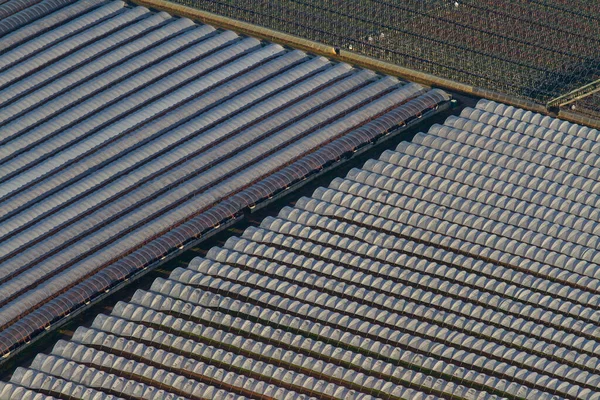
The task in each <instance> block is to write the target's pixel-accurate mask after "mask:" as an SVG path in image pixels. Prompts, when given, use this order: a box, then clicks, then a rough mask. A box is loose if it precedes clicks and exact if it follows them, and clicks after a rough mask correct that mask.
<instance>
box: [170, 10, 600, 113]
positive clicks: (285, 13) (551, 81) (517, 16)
mask: <svg viewBox="0 0 600 400" xmlns="http://www.w3.org/2000/svg"><path fill="white" fill-rule="evenodd" d="M175 1H177V2H179V3H181V4H185V5H189V6H193V7H198V8H201V9H205V10H208V11H212V12H216V13H219V14H222V15H227V16H229V17H233V18H237V19H241V20H244V21H249V22H252V23H255V24H259V25H263V26H266V27H269V28H273V29H277V30H281V31H284V32H288V33H292V34H295V35H298V36H302V37H306V38H309V39H313V40H317V41H319V42H324V43H327V44H331V45H334V46H340V47H341V48H345V49H351V50H353V51H356V52H358V53H362V54H365V55H369V56H374V57H377V58H380V59H383V60H386V61H390V62H393V63H396V64H399V65H402V66H405V67H410V68H414V69H417V70H421V71H425V72H428V73H432V74H435V75H439V76H442V77H444V78H449V79H453V80H456V81H459V82H463V83H468V84H472V85H476V86H480V87H483V88H486V89H491V90H495V91H499V92H503V93H508V94H511V95H518V96H523V97H526V98H528V99H531V100H534V101H536V102H540V103H546V102H547V101H549V100H550V99H553V98H555V97H558V96H560V95H562V94H565V93H567V92H569V91H570V90H572V89H575V88H577V87H580V86H583V85H585V84H587V83H590V82H592V81H594V80H596V79H598V78H599V75H600V74H599V72H600V52H598V51H597V49H598V45H599V44H600V39H599V37H600V24H599V22H600V3H598V2H597V1H593V0H587V1H579V2H577V3H576V4H572V3H569V2H564V1H559V0H543V1H541V0H538V1H530V0H509V1H505V0H483V1H482V0H452V1H449V0H427V1H422V0H408V1H402V2H399V1H379V0H271V1H268V0H261V1H256V0H241V1H240V0H221V1H216V0H175ZM586 109H587V111H588V113H589V112H591V113H592V114H594V113H597V112H599V111H600V107H599V106H598V105H597V104H588V106H587V108H586Z"/></svg>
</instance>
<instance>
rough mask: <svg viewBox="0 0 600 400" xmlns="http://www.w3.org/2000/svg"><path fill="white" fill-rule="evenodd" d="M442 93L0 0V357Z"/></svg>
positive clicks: (231, 37) (203, 38) (181, 32)
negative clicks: (0, 288) (0, 266)
mask: <svg viewBox="0 0 600 400" xmlns="http://www.w3.org/2000/svg"><path fill="white" fill-rule="evenodd" d="M450 99H451V96H450V95H448V94H447V93H445V92H443V91H442V90H439V89H431V88H427V87H424V86H422V85H419V84H416V83H409V82H405V81H402V80H399V79H397V78H395V77H391V76H385V75H381V74H377V73H375V72H374V71H370V70H367V69H363V68H359V67H356V66H352V65H349V64H345V63H340V62H335V61H332V60H330V59H327V58H325V57H321V56H316V55H314V54H308V53H306V52H303V51H300V50H294V49H290V48H287V47H283V46H281V45H279V44H274V43H270V42H268V41H264V40H259V39H256V38H252V37H248V36H245V35H240V34H238V33H235V32H233V31H228V30H224V29H219V28H215V27H212V26H209V25H206V24H200V23H196V22H194V21H192V20H190V19H188V18H183V17H178V16H172V15H170V14H168V13H166V12H159V11H156V10H153V9H149V8H146V7H143V6H139V5H136V4H132V3H128V2H123V1H118V0H106V1H104V0H103V1H88V0H6V1H0V181H1V182H2V184H0V264H1V265H2V268H1V269H0V286H2V290H1V293H2V295H1V296H0V297H1V298H0V354H2V355H3V356H5V357H7V358H8V357H11V356H12V355H14V354H15V350H19V349H20V348H22V347H23V346H26V345H28V344H29V343H31V341H32V340H34V339H35V338H36V337H39V335H40V334H41V333H43V332H46V331H47V330H51V329H53V327H54V326H56V323H57V322H61V321H63V318H66V317H68V316H70V315H71V313H72V312H74V311H75V310H78V309H80V308H82V307H86V306H87V305H88V304H91V303H93V302H94V301H95V300H96V299H98V298H99V297H101V296H102V294H103V293H106V292H107V291H110V290H112V289H113V288H115V287H120V286H123V285H124V284H126V283H127V282H128V281H129V280H130V279H131V278H132V277H135V276H139V275H141V274H143V273H145V272H146V271H148V270H149V269H150V268H153V267H156V266H157V265H159V264H160V263H162V262H165V260H168V259H169V258H171V257H174V256H175V255H177V254H179V253H180V252H181V251H182V250H185V249H186V248H188V247H190V246H192V245H193V244H195V243H198V242H199V241H200V240H204V239H205V238H206V237H208V236H210V235H212V234H213V233H215V232H217V231H219V230H222V229H224V228H226V227H227V226H228V225H230V224H232V223H234V222H236V221H239V220H241V219H243V218H244V217H245V215H246V212H247V210H253V209H255V208H256V207H263V206H264V205H265V204H266V203H267V202H268V200H270V199H272V198H274V197H276V196H280V195H281V194H282V192H284V191H285V190H286V189H290V188H296V187H298V186H300V185H302V184H304V183H305V182H306V181H307V179H306V178H308V177H310V176H312V175H315V174H319V173H321V172H322V171H323V170H324V169H325V168H327V167H329V166H332V165H334V164H337V163H341V162H343V161H344V160H346V159H347V158H348V157H349V156H351V155H353V154H354V152H356V151H357V150H359V149H361V148H363V147H365V146H370V145H372V144H373V143H375V142H376V141H378V140H379V139H380V138H382V137H388V136H392V135H391V134H396V133H398V132H399V131H400V130H401V129H403V128H406V127H407V126H408V125H410V124H411V123H413V122H416V121H417V120H420V119H421V117H423V116H429V115H433V114H434V113H436V112H438V110H441V109H444V108H445V107H446V105H448V104H449V100H450ZM382 387H383V386H382ZM386 390H387V389H386ZM389 390H391V391H392V392H393V391H394V390H392V389H389ZM237 395H240V396H244V395H243V394H240V393H238V394H237ZM284 397H293V395H289V396H288V395H287V394H286V395H285V396H284Z"/></svg>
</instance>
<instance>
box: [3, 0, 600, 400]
mask: <svg viewBox="0 0 600 400" xmlns="http://www.w3.org/2000/svg"><path fill="white" fill-rule="evenodd" d="M3 4H10V7H12V8H10V7H2V6H3ZM13 9H14V12H12V11H10V12H9V11H7V10H13ZM25 11H27V12H25ZM3 13H4V14H7V15H6V16H4V14H3ZM2 16H4V19H2ZM40 32H43V33H44V34H40ZM449 100H450V96H449V95H447V94H446V93H444V92H442V91H440V90H438V89H429V88H425V87H423V86H421V85H418V84H414V83H407V82H404V81H401V80H399V79H397V78H394V77H390V76H385V75H381V74H377V73H375V72H373V71H368V70H365V69H361V68H359V67H356V66H351V65H349V64H344V63H339V62H335V61H332V60H329V59H327V58H324V57H320V56H315V55H313V54H309V53H305V52H302V51H299V50H293V49H290V48H288V47H284V46H281V45H278V44H273V43H269V42H266V41H261V40H258V39H254V38H250V37H247V36H245V35H242V34H238V33H234V32H231V31H227V30H223V29H217V28H213V27H211V26H208V25H203V24H197V23H195V22H193V21H192V20H190V19H187V18H180V17H175V16H171V15H169V14H167V13H164V12H156V11H155V10H151V9H148V8H146V7H141V6H136V5H132V4H130V3H126V2H122V1H115V0H104V1H99V2H94V1H87V0H80V1H77V0H39V1H37V0H36V1H35V2H33V1H29V0H6V1H2V0H0V180H1V181H2V184H1V185H0V265H1V266H2V267H1V268H0V353H1V354H3V355H5V357H9V356H10V354H11V352H13V351H14V350H16V349H20V348H21V346H22V345H24V344H27V343H29V342H30V341H31V340H32V339H33V338H35V337H36V335H38V334H39V333H40V332H45V330H46V329H51V327H53V326H54V324H55V323H56V322H57V321H60V320H61V319H62V318H63V317H65V316H67V315H69V314H70V313H71V312H73V311H74V310H77V309H78V308H80V307H81V306H82V305H83V304H86V303H88V302H90V301H92V300H94V299H95V298H96V297H98V296H100V295H101V294H102V293H105V292H106V291H109V290H110V289H111V288H113V287H114V286H115V285H117V284H119V283H120V282H123V281H125V280H126V279H129V278H131V277H132V276H133V275H135V274H136V273H138V272H139V271H143V270H144V269H145V268H147V267H148V266H150V265H153V264H154V263H156V262H157V260H160V259H161V258H164V257H166V256H168V255H170V254H172V253H173V252H175V251H176V249H177V250H178V249H183V248H184V247H185V246H186V245H188V244H190V243H191V242H193V241H195V240H196V239H199V238H200V237H202V236H203V235H205V234H206V233H207V232H211V231H213V230H214V229H217V228H219V227H220V226H221V224H223V223H226V222H229V221H235V220H236V219H238V218H242V217H243V216H244V214H245V212H247V211H248V210H249V209H253V208H254V206H256V205H257V204H259V203H260V202H263V201H264V200H266V199H271V198H272V197H273V196H275V195H277V194H278V193H279V192H282V191H284V190H285V189H287V188H289V187H292V186H294V185H295V184H296V183H298V182H300V181H302V180H303V179H305V178H307V177H309V176H311V175H312V174H314V173H317V172H319V171H320V170H323V169H324V168H326V167H328V166H329V165H331V164H332V163H334V162H337V161H339V160H342V159H344V158H346V157H347V156H348V155H349V154H352V153H354V152H356V151H357V150H358V149H359V148H361V147H362V146H364V145H366V144H369V143H372V142H375V141H377V139H378V138H380V137H382V136H385V135H387V134H388V133H389V132H391V131H393V130H396V129H397V128H398V127H399V126H404V125H406V124H407V123H408V122H411V121H412V120H413V119H414V120H417V119H419V118H421V117H422V116H426V115H429V114H428V112H429V111H430V110H434V109H437V108H438V106H439V105H441V104H442V103H446V102H448V101H449ZM455 114H456V115H454V116H450V117H448V118H447V119H446V121H445V122H439V123H437V124H434V125H431V126H430V128H429V131H428V132H427V133H425V132H422V133H417V134H416V135H415V136H414V138H413V139H411V140H410V141H403V142H401V143H400V144H399V145H397V147H396V148H395V149H389V148H388V149H387V150H385V151H383V152H382V153H381V155H380V156H379V158H378V159H371V160H368V161H367V162H366V163H364V165H363V166H362V167H361V168H353V169H351V170H350V171H349V172H348V173H347V175H346V176H345V177H338V178H335V179H333V180H332V181H331V182H330V184H329V185H328V187H320V188H317V189H316V190H314V192H313V193H312V195H311V196H305V197H300V196H298V198H296V199H294V202H293V203H291V204H292V205H288V206H286V207H283V208H282V209H280V210H278V211H277V214H276V215H275V214H269V215H271V216H268V217H265V218H263V219H262V221H261V222H260V224H251V225H250V226H249V227H247V228H246V229H245V230H244V232H243V233H241V234H239V235H237V236H235V235H234V236H232V237H229V238H228V239H226V240H225V241H224V242H218V243H219V245H218V246H214V247H212V248H210V249H207V251H206V252H203V253H202V254H203V256H202V257H199V256H197V257H195V258H193V259H192V260H191V261H190V262H189V263H188V265H187V266H185V267H184V266H182V265H178V266H177V267H175V268H174V269H173V270H172V271H171V272H170V274H169V275H168V276H167V275H161V277H159V278H156V279H155V280H154V281H153V283H152V284H151V285H148V286H146V287H143V288H137V290H136V291H135V292H134V293H133V294H132V295H130V297H127V299H126V300H122V301H118V302H116V303H115V304H114V306H113V307H112V308H110V309H103V310H102V313H101V314H99V315H96V316H95V318H94V320H93V322H92V323H91V324H87V325H85V326H80V327H78V328H74V329H73V332H72V334H70V335H69V336H68V337H65V338H64V339H61V340H58V341H57V342H56V343H53V344H52V347H51V350H50V351H49V352H48V354H43V353H38V354H36V355H34V357H32V359H33V361H32V362H31V364H30V365H29V366H26V367H24V366H19V367H17V368H16V369H15V371H14V373H13V374H12V377H11V378H10V380H9V381H7V382H0V400H52V399H68V400H74V399H86V400H87V399H91V400H117V399H119V400H120V399H125V400H133V399H135V400H141V399H148V400H153V399H161V400H162V399H165V400H171V399H173V400H174V399H193V400H200V399H207V400H208V399H217V400H234V399H236V400H237V399H259V400H297V399H300V400H313V399H314V400H317V399H318V400H322V399H324V400H376V399H392V400H434V399H448V400H455V399H465V400H487V399H491V400H495V399H498V400H500V399H509V400H563V399H564V400H600V390H599V388H600V361H599V354H600V230H599V229H598V227H599V226H600V145H599V144H598V143H599V142H600V133H599V132H598V131H597V130H595V129H591V128H588V127H584V126H580V125H577V124H573V123H570V122H566V121H561V120H559V119H556V118H552V117H548V116H543V115H540V114H536V113H533V112H529V111H525V110H521V109H518V108H515V107H513V106H507V105H504V104H500V103H497V102H493V101H488V100H481V101H479V102H478V103H477V104H476V105H475V106H473V107H466V108H464V109H463V110H462V111H461V112H460V115H458V113H455ZM196 254H197V253H196Z"/></svg>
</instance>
